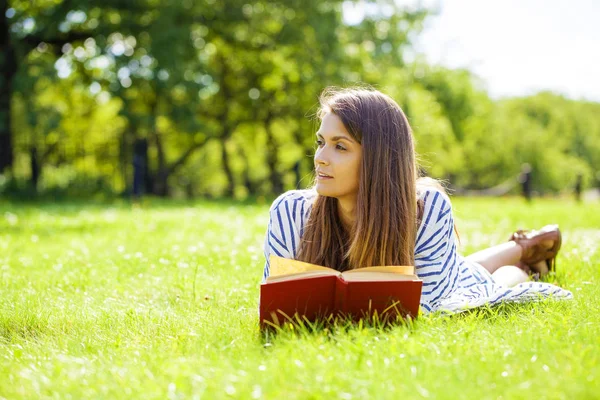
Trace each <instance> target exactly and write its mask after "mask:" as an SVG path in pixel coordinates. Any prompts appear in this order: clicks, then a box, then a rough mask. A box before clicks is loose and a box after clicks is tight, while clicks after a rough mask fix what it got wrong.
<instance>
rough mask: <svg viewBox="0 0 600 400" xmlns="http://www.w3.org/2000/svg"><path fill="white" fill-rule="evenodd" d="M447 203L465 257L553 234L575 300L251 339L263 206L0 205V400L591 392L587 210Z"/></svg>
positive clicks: (594, 363)
mask: <svg viewBox="0 0 600 400" xmlns="http://www.w3.org/2000/svg"><path fill="white" fill-rule="evenodd" d="M454 209H455V216H456V220H457V223H458V228H459V231H460V234H461V243H462V244H461V248H462V250H463V252H464V253H466V254H468V253H470V252H473V251H476V250H478V249H481V248H484V247H486V246H489V245H492V244H495V243H499V242H503V241H505V240H506V239H507V237H508V236H509V234H510V233H511V231H513V230H514V229H515V228H517V227H541V226H542V225H544V224H546V223H550V222H557V223H559V224H560V225H561V228H562V229H563V232H564V233H563V250H562V252H561V253H560V256H559V259H558V275H557V276H556V277H555V278H553V281H555V282H558V283H559V284H560V285H562V286H564V287H566V288H568V289H570V290H572V291H573V294H574V296H575V299H574V300H572V301H563V302H556V301H554V302H553V301H549V302H543V303H536V304H526V305H510V306H506V305H504V306H500V307H495V308H491V309H483V310H480V311H476V312H468V313H463V314H460V315H455V316H443V315H425V316H423V315H422V316H420V317H419V318H418V320H417V321H416V322H415V323H414V324H413V325H410V326H408V325H399V326H395V327H392V328H386V329H378V328H373V327H368V326H352V327H347V326H337V327H333V328H331V329H321V330H317V331H314V332H308V331H302V330H300V331H299V330H291V329H287V330H285V331H283V332H280V333H278V334H277V335H264V334H261V333H260V332H259V329H258V324H257V317H258V315H257V304H258V283H259V280H260V276H261V274H262V268H263V254H262V242H263V237H264V232H265V228H266V224H267V222H268V204H263V205H244V204H234V203H217V202H195V203H181V202H179V203H163V202H154V201H150V202H148V203H146V204H144V205H143V206H142V207H139V208H135V209H132V207H131V206H130V205H128V204H113V205H107V204H104V205H100V204H95V205H94V204H89V205H85V204H66V203H63V204H29V205H18V204H16V203H10V202H0V398H7V399H34V398H56V399H59V398H60V399H69V398H72V399H80V398H125V399H129V398H141V399H178V398H206V399H215V398H268V399H280V398H285V399H286V400H288V399H296V398H333V399H338V398H339V399H363V398H384V399H387V398H389V399H402V398H447V399H454V398H469V399H508V398H535V399H544V398H548V399H586V398H600V306H599V303H598V302H599V300H600V289H599V277H600V268H599V267H600V261H598V260H599V258H600V257H599V256H600V251H599V243H600V204H584V205H577V204H575V203H573V202H565V201H557V200H541V201H536V202H535V203H534V204H533V205H530V206H529V205H526V204H524V203H523V202H522V201H521V200H520V199H503V200H488V199H454Z"/></svg>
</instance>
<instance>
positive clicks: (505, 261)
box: [466, 241, 523, 274]
mask: <svg viewBox="0 0 600 400" xmlns="http://www.w3.org/2000/svg"><path fill="white" fill-rule="evenodd" d="M522 253H523V249H522V248H521V246H519V245H518V244H517V242H514V241H510V242H506V243H502V244H499V245H497V246H493V247H490V248H487V249H484V250H481V251H478V252H477V253H473V254H471V255H470V256H467V257H466V258H467V259H468V260H469V261H474V262H476V263H478V264H481V265H482V266H483V267H484V268H485V269H487V270H488V272H489V273H490V274H493V273H494V272H495V271H496V270H497V269H498V268H500V267H503V266H505V265H516V264H517V263H518V262H519V261H520V260H521V255H522Z"/></svg>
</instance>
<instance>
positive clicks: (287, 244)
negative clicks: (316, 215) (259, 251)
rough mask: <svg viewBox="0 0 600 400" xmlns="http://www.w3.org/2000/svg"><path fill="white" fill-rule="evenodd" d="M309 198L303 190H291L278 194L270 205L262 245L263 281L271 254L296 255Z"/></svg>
mask: <svg viewBox="0 0 600 400" xmlns="http://www.w3.org/2000/svg"><path fill="white" fill-rule="evenodd" d="M309 200H310V197H307V194H306V193H304V191H298V190H292V191H289V192H286V193H284V194H282V195H281V196H279V197H278V198H277V199H276V200H275V201H274V202H273V204H272V205H271V209H270V211H269V225H268V228H267V234H266V237H265V245H264V252H265V268H264V271H263V276H262V279H263V282H264V281H265V280H266V279H267V277H268V276H269V267H270V265H269V256H270V255H271V254H273V255H276V256H279V257H283V258H290V259H294V258H295V257H296V254H297V252H298V246H299V244H300V238H301V236H302V231H303V228H304V222H305V221H306V220H307V219H308V215H309V211H310V204H309Z"/></svg>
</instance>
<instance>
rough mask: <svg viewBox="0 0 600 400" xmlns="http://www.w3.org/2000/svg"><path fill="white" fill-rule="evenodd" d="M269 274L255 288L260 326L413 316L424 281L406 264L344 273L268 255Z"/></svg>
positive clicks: (417, 307) (416, 312) (416, 309)
mask: <svg viewBox="0 0 600 400" xmlns="http://www.w3.org/2000/svg"><path fill="white" fill-rule="evenodd" d="M270 266H271V269H270V272H271V273H270V276H269V278H267V281H266V282H264V283H262V284H261V287H260V322H261V325H263V326H264V325H265V324H267V325H270V324H273V325H280V324H281V323H283V322H285V321H290V320H294V319H295V318H296V317H300V318H302V319H307V320H309V321H314V320H317V319H321V318H328V317H329V316H332V315H333V316H346V317H351V318H352V319H354V320H358V319H360V318H368V317H371V316H374V315H377V316H378V317H379V318H380V319H389V318H391V319H395V318H397V317H406V316H411V317H413V318H414V317H416V316H417V315H418V311H419V302H420V298H421V289H422V284H423V282H422V281H421V280H420V279H419V278H418V277H417V276H416V275H415V274H414V267H411V266H389V267H367V268H358V269H354V270H350V271H346V272H343V273H342V272H339V271H336V270H334V269H332V268H327V267H322V266H319V265H314V264H309V263H304V262H301V261H296V260H290V259H285V258H281V257H276V256H271V258H270Z"/></svg>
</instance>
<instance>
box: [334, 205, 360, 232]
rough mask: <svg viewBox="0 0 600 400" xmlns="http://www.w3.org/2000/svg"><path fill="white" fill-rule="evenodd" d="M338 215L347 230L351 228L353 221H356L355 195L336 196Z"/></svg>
mask: <svg viewBox="0 0 600 400" xmlns="http://www.w3.org/2000/svg"><path fill="white" fill-rule="evenodd" d="M337 200H338V202H337V204H338V215H339V217H340V220H341V221H342V225H343V226H344V228H345V229H346V231H347V232H350V231H351V230H352V226H353V225H354V221H356V197H354V198H350V199H348V198H338V199H337Z"/></svg>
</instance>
